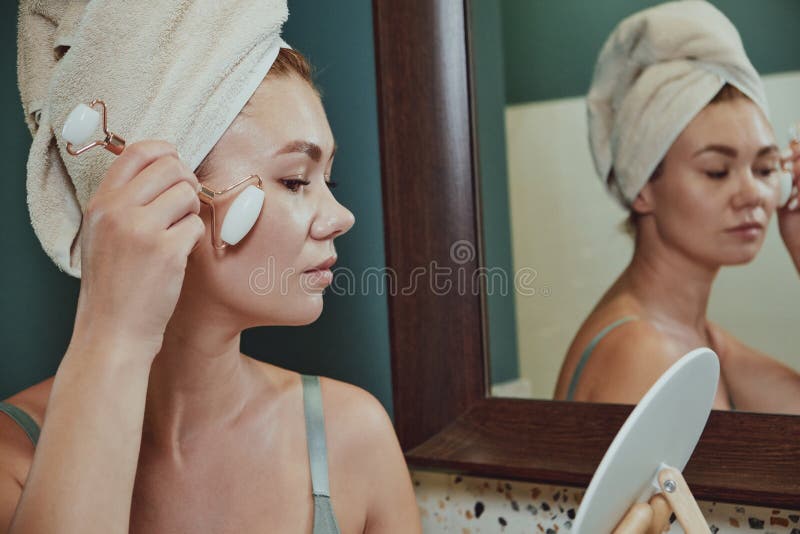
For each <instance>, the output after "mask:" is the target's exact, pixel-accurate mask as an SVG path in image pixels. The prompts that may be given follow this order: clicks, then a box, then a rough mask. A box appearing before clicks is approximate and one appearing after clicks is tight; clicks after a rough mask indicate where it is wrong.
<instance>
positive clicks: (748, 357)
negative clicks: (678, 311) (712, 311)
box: [710, 324, 800, 414]
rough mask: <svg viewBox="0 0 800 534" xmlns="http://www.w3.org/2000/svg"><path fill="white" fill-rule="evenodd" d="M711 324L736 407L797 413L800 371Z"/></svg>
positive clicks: (722, 367)
mask: <svg viewBox="0 0 800 534" xmlns="http://www.w3.org/2000/svg"><path fill="white" fill-rule="evenodd" d="M710 326H711V330H713V332H714V334H713V335H714V337H715V338H717V339H718V340H719V342H720V344H721V346H720V349H719V352H720V354H719V356H720V364H721V374H722V376H723V377H724V378H725V381H726V382H727V384H728V389H729V391H730V395H731V398H732V400H733V403H734V404H735V405H736V409H738V410H746V411H752V412H767V413H788V414H800V373H798V372H797V371H795V370H794V369H792V368H791V367H789V366H787V365H785V364H783V363H781V362H779V361H778V360H776V359H774V358H772V357H771V356H768V355H767V354H764V353H763V352H760V351H758V350H756V349H754V348H751V347H748V346H747V345H746V344H744V343H742V342H741V341H739V340H738V339H736V338H735V337H734V336H733V335H732V334H731V333H730V332H727V331H726V330H724V329H723V328H721V327H720V326H719V325H716V324H710Z"/></svg>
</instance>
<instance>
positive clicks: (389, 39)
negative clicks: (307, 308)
mask: <svg viewBox="0 0 800 534" xmlns="http://www.w3.org/2000/svg"><path fill="white" fill-rule="evenodd" d="M467 1H468V0H462V1H457V0H403V1H401V2H398V1H396V0H373V17H374V31H375V56H376V71H377V83H378V113H379V123H380V136H381V139H380V147H381V171H382V180H383V207H384V224H385V239H386V260H387V268H388V269H390V270H391V271H390V272H393V275H394V276H396V279H397V280H399V281H404V280H405V281H408V280H412V279H413V276H414V275H413V272H414V269H415V268H419V267H426V266H429V265H431V262H432V261H436V262H437V264H438V265H440V266H443V267H447V266H449V267H451V268H456V267H462V268H466V269H468V272H474V269H478V268H479V267H480V266H481V265H482V261H483V260H482V253H481V250H482V247H481V228H482V226H481V210H480V197H479V192H480V187H479V182H478V180H479V176H478V171H477V169H478V165H477V158H478V154H477V152H476V148H475V147H476V139H475V131H476V130H475V124H474V117H475V113H474V105H473V102H472V101H471V95H472V94H473V91H472V87H473V86H472V83H471V77H470V71H471V67H470V64H469V58H470V57H471V55H470V35H469V20H468V9H467V8H468V4H467V3H466V2H467ZM462 240H466V241H468V242H470V243H474V244H475V245H476V248H477V251H478V253H477V254H475V256H476V257H475V258H473V259H471V260H470V261H467V262H465V263H459V264H458V265H455V264H454V263H453V261H452V260H451V258H450V247H451V246H452V245H453V244H454V243H455V242H458V241H462ZM400 285H401V286H402V284H400ZM396 289H397V288H395V291H389V296H388V304H389V322H390V326H389V328H390V343H391V355H392V387H393V395H394V417H395V426H396V429H397V433H398V436H399V438H400V443H401V445H402V447H403V450H404V451H406V459H407V461H408V463H409V465H410V466H411V467H412V468H418V469H432V470H440V471H448V472H457V473H463V474H468V475H476V476H486V477H494V478H503V479H516V480H526V481H535V482H540V483H549V484H557V485H568V486H578V487H584V488H585V487H586V486H587V485H588V484H589V481H590V480H591V476H592V474H593V472H594V470H595V468H596V467H597V465H598V463H599V462H600V459H601V458H602V456H603V454H604V453H605V450H606V448H607V447H608V445H609V444H610V443H611V440H612V439H613V437H614V435H615V434H616V432H617V431H618V430H619V428H620V426H621V425H622V423H623V422H624V420H625V418H626V417H627V415H628V414H629V413H630V411H631V409H632V406H623V405H613V404H590V403H579V402H560V401H545V400H520V399H504V398H492V397H490V396H489V395H488V391H489V384H490V379H489V371H488V369H489V366H488V348H487V347H488V343H487V322H486V316H485V312H486V302H485V299H484V295H483V291H481V294H479V295H474V294H471V293H470V292H467V293H466V294H458V292H456V291H449V292H447V293H446V294H434V292H433V291H431V290H430V288H428V287H423V288H418V289H417V290H416V291H414V292H413V293H412V294H404V293H403V292H399V291H397V290H396ZM685 475H686V478H687V480H688V482H689V484H690V485H691V487H692V491H693V492H694V494H695V495H696V496H697V497H698V498H700V499H704V500H711V501H725V502H733V503H745V504H755V505H762V506H772V507H783V508H789V509H797V508H800V417H796V416H787V415H772V414H754V413H730V412H721V411H714V412H712V414H711V417H710V418H709V421H708V425H707V427H706V429H705V432H704V433H703V436H702V438H701V440H700V443H699V444H698V446H697V449H696V450H695V452H694V455H693V457H692V459H691V461H690V462H689V464H688V465H687V467H686V470H685Z"/></svg>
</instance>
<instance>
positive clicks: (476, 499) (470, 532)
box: [411, 471, 800, 534]
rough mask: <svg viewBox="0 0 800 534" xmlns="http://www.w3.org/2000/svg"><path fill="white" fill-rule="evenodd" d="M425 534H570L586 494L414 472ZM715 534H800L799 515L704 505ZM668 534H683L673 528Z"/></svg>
mask: <svg viewBox="0 0 800 534" xmlns="http://www.w3.org/2000/svg"><path fill="white" fill-rule="evenodd" d="M411 477H412V480H413V481H414V491H415V492H416V495H417V503H418V504H419V507H420V515H421V517H422V528H423V532H425V534H435V533H439V532H452V533H455V534H479V533H484V534H486V533H494V532H503V533H508V534H512V533H514V534H516V533H520V534H522V533H526V534H527V533H532V534H557V533H559V532H562V533H563V532H569V529H570V527H571V526H572V519H574V518H575V513H576V511H577V509H578V504H579V503H580V499H581V498H582V497H583V490H582V489H578V488H568V487H559V486H548V485H544V484H532V483H525V482H514V481H504V480H496V479H488V478H476V477H465V476H458V475H451V474H447V473H437V472H430V471H412V472H411ZM700 508H701V509H702V510H703V514H704V515H705V517H706V519H707V520H708V524H709V527H710V528H711V532H712V534H742V533H745V532H757V533H760V534H800V511H793V510H792V511H790V510H772V509H769V508H761V507H757V506H740V505H733V504H727V503H711V502H705V501H701V502H700ZM669 533H670V534H682V533H683V529H681V528H680V526H679V525H678V524H677V523H674V524H673V526H672V528H670V530H669Z"/></svg>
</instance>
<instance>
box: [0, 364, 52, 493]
mask: <svg viewBox="0 0 800 534" xmlns="http://www.w3.org/2000/svg"><path fill="white" fill-rule="evenodd" d="M53 378H54V377H50V378H48V379H46V380H43V381H41V382H39V383H38V384H34V385H33V386H30V387H28V388H26V389H23V390H22V391H20V392H18V393H15V394H14V395H12V396H10V397H8V398H6V399H3V400H2V402H4V403H7V404H11V405H13V406H15V407H17V408H19V409H20V410H22V411H24V412H25V413H26V414H28V415H29V416H30V417H31V419H33V421H34V422H35V423H36V425H37V426H38V427H39V428H41V427H42V422H43V421H44V414H45V410H46V409H47V400H48V398H49V397H50V389H51V388H52V386H53ZM34 450H35V449H34V445H33V443H31V440H30V438H29V437H28V436H27V434H26V433H25V430H23V428H22V427H21V426H20V425H19V423H17V422H16V421H14V420H13V419H11V417H9V416H8V415H5V414H3V415H0V458H2V463H0V466H1V468H2V470H3V471H5V474H10V475H12V476H13V477H14V478H15V479H16V480H17V481H18V482H19V483H20V484H23V483H24V481H25V479H26V478H27V476H28V470H29V469H30V465H31V462H32V461H33V453H34Z"/></svg>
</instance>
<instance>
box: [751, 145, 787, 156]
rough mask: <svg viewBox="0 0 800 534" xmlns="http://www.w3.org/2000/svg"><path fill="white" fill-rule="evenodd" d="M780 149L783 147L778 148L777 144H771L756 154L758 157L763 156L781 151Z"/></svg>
mask: <svg viewBox="0 0 800 534" xmlns="http://www.w3.org/2000/svg"><path fill="white" fill-rule="evenodd" d="M780 151H781V149H780V148H778V146H777V145H769V146H765V147H764V148H762V149H761V150H759V151H758V153H757V154H756V157H757V158H760V157H761V156H766V155H767V154H769V153H771V152H776V153H780Z"/></svg>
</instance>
